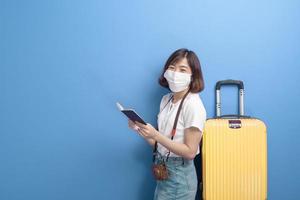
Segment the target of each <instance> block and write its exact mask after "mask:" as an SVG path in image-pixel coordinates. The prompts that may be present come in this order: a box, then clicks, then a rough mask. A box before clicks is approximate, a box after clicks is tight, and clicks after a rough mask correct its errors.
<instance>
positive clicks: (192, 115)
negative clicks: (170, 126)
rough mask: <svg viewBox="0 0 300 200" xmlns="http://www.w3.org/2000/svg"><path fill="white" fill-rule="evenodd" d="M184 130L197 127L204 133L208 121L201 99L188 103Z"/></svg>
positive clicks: (184, 118) (184, 116)
mask: <svg viewBox="0 0 300 200" xmlns="http://www.w3.org/2000/svg"><path fill="white" fill-rule="evenodd" d="M183 120H184V129H186V128H190V127H196V128H198V129H199V130H200V131H201V132H203V128H204V123H205V121H206V110H205V108H204V106H203V104H202V101H201V99H200V98H197V99H191V101H189V102H187V104H186V108H185V111H184V115H183Z"/></svg>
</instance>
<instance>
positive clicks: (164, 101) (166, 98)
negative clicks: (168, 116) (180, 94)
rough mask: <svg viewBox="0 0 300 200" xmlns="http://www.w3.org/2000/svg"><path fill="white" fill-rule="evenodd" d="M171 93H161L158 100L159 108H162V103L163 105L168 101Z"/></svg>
mask: <svg viewBox="0 0 300 200" xmlns="http://www.w3.org/2000/svg"><path fill="white" fill-rule="evenodd" d="M171 95H172V93H167V94H165V95H163V97H162V98H161V101H160V110H161V109H162V107H163V105H165V104H166V103H167V102H168V100H169V99H170V97H171Z"/></svg>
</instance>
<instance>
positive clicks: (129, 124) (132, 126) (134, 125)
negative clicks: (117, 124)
mask: <svg viewBox="0 0 300 200" xmlns="http://www.w3.org/2000/svg"><path fill="white" fill-rule="evenodd" d="M128 127H129V128H131V129H132V130H134V131H138V129H139V127H138V126H137V125H136V124H135V123H134V122H133V121H131V120H130V119H129V120H128Z"/></svg>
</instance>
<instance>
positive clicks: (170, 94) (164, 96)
mask: <svg viewBox="0 0 300 200" xmlns="http://www.w3.org/2000/svg"><path fill="white" fill-rule="evenodd" d="M171 96H172V93H171V92H169V93H167V94H165V95H163V97H162V98H161V101H162V102H164V101H168V100H169V99H170V98H171Z"/></svg>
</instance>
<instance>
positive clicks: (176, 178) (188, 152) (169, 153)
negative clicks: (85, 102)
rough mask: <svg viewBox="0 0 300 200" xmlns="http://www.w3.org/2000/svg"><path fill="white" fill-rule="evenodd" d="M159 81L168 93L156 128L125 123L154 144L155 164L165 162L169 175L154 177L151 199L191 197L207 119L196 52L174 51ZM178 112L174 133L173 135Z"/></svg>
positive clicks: (194, 189) (194, 193) (187, 198)
mask: <svg viewBox="0 0 300 200" xmlns="http://www.w3.org/2000/svg"><path fill="white" fill-rule="evenodd" d="M159 84H160V85H161V86H163V87H166V88H168V89H170V90H171V92H170V93H168V94H166V95H164V96H163V98H162V100H161V103H160V112H159V114H158V130H156V129H155V128H154V127H153V126H152V125H151V124H147V125H143V124H141V123H139V122H132V121H130V120H129V122H128V124H129V127H130V128H132V129H134V130H136V131H137V132H138V133H139V135H141V136H142V137H143V138H145V139H146V140H147V141H148V143H149V144H150V145H152V146H155V144H157V154H156V156H155V163H158V161H159V162H162V161H163V162H165V165H166V169H167V172H168V178H167V179H166V180H157V185H156V189H155V193H154V200H166V199H176V200H181V199H182V200H194V199H195V196H196V192H197V175H196V170H195V166H194V162H193V159H194V157H195V156H196V155H197V154H198V153H199V143H200V140H201V137H202V132H203V126H204V122H205V120H206V111H205V108H204V106H203V104H202V101H201V99H200V97H199V95H198V93H199V92H201V91H202V90H203V89H204V81H203V76H202V72H201V66H200V62H199V59H198V58H197V55H196V54H195V53H194V52H193V51H190V50H188V49H178V50H177V51H175V52H174V53H173V54H172V55H171V56H170V57H169V59H168V60H167V62H166V64H165V66H164V69H163V73H162V74H161V76H160V78H159ZM182 100H183V102H182V106H180V107H181V109H180V111H179V112H178V108H179V105H180V103H181V101H182ZM177 112H178V121H177V120H176V121H177V126H176V128H175V129H176V132H175V131H174V132H173V134H174V133H175V134H174V135H173V136H174V137H172V129H173V127H174V126H175V125H174V121H175V118H176V115H177ZM156 142H157V143H156Z"/></svg>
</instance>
